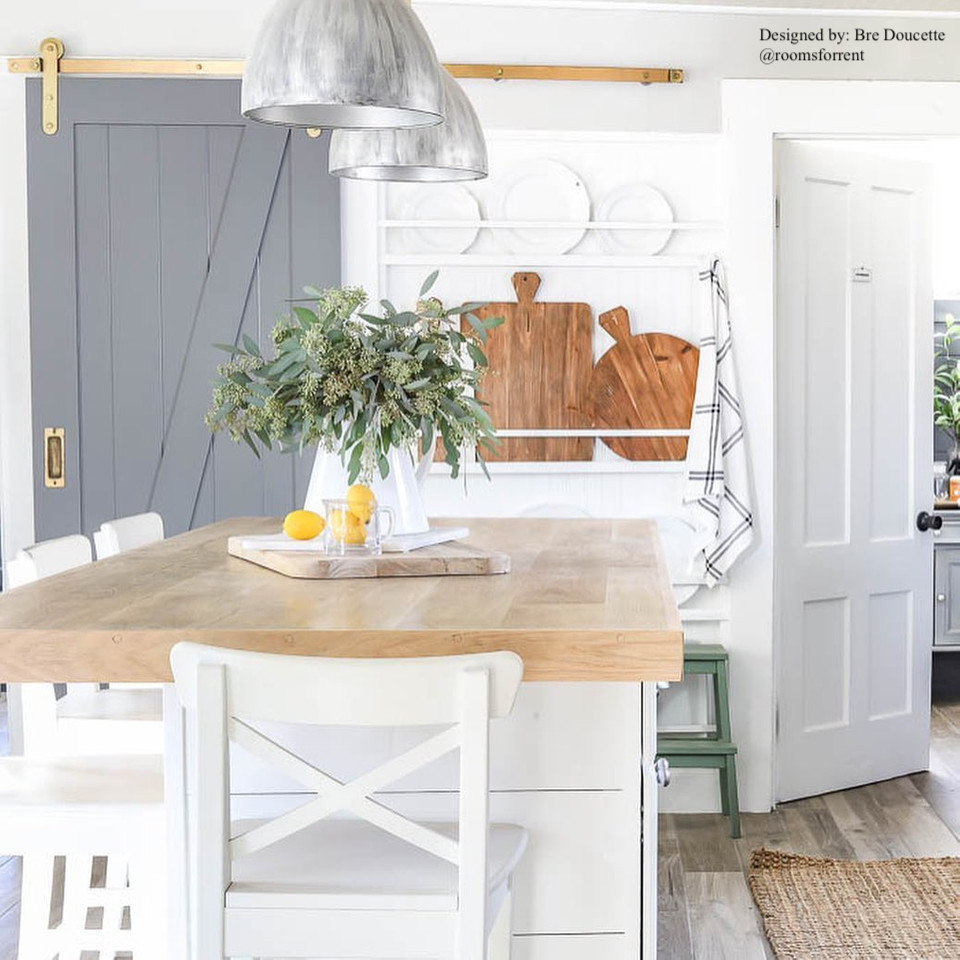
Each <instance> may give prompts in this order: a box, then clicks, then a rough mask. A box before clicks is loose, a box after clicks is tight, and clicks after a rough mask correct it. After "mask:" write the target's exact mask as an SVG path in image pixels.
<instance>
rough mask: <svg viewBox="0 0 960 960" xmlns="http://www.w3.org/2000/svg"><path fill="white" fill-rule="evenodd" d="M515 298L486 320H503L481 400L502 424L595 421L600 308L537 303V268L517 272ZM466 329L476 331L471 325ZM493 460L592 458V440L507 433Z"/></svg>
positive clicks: (492, 339)
mask: <svg viewBox="0 0 960 960" xmlns="http://www.w3.org/2000/svg"><path fill="white" fill-rule="evenodd" d="M512 279H513V289H514V290H516V292H517V302H516V303H490V304H487V305H486V306H485V307H483V308H482V309H480V310H477V311H476V314H477V316H479V317H481V318H482V317H503V318H504V324H503V326H502V327H497V328H496V329H495V330H493V331H492V332H491V334H490V336H489V338H488V339H487V345H486V354H487V358H488V359H489V361H490V372H489V373H488V374H487V376H486V378H485V379H484V381H483V383H482V384H481V388H480V392H479V397H480V399H481V400H483V401H484V402H485V403H487V404H488V407H487V412H488V413H489V414H490V417H491V419H492V420H493V423H494V425H495V426H496V427H497V428H499V429H513V430H519V429H524V428H526V429H543V430H545V429H560V428H566V429H571V428H575V429H583V428H585V427H589V426H590V414H589V410H588V401H587V385H588V383H589V381H590V373H591V370H592V365H593V311H592V310H591V309H590V305H589V304H586V303H536V302H534V297H535V296H536V294H537V290H538V289H539V288H540V277H539V275H538V274H536V273H515V274H514V275H513V278H512ZM464 329H465V330H468V329H471V328H470V327H469V326H468V325H467V324H466V322H464ZM484 458H485V459H487V460H591V459H593V438H591V437H504V438H502V439H501V441H500V446H499V447H497V449H496V451H495V452H494V451H489V450H484Z"/></svg>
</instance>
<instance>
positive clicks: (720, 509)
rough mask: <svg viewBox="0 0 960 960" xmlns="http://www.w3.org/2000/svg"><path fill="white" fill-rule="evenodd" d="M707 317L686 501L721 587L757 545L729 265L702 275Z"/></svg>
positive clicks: (704, 565) (708, 573)
mask: <svg viewBox="0 0 960 960" xmlns="http://www.w3.org/2000/svg"><path fill="white" fill-rule="evenodd" d="M700 283H701V284H702V285H703V298H702V299H703V301H705V303H704V307H703V313H704V316H705V318H706V322H705V329H704V333H703V337H702V338H701V340H700V366H699V369H698V370H697V389H696V394H695V395H694V401H693V419H692V421H691V423H690V442H689V444H688V447H687V463H686V475H685V477H684V487H683V501H684V507H685V513H686V516H687V518H688V519H689V520H690V521H691V522H692V523H693V525H694V526H695V527H696V528H697V533H698V545H699V547H700V548H701V551H702V552H701V553H700V554H698V556H697V558H696V560H695V563H696V562H699V565H700V567H701V572H702V573H703V575H704V576H705V578H706V581H707V583H708V584H709V585H710V586H713V585H714V584H715V583H716V582H717V581H718V580H720V579H721V577H723V576H724V574H726V572H727V571H728V570H729V569H730V567H731V566H732V565H733V563H734V561H735V560H736V559H737V557H739V556H740V554H741V553H743V551H744V550H746V548H747V547H748V546H749V545H750V542H751V541H752V540H753V513H752V510H751V505H750V466H749V463H748V461H747V452H746V448H745V446H744V441H743V419H742V416H741V413H740V398H739V395H738V391H737V377H736V371H735V370H734V366H733V342H732V340H731V336H730V315H729V312H728V306H727V293H726V289H725V287H724V276H723V264H721V262H720V261H719V260H713V262H712V263H711V265H710V268H709V269H708V270H704V271H702V272H701V274H700Z"/></svg>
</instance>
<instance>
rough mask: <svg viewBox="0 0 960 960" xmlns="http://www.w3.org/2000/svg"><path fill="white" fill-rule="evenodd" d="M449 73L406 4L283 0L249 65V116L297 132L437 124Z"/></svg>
mask: <svg viewBox="0 0 960 960" xmlns="http://www.w3.org/2000/svg"><path fill="white" fill-rule="evenodd" d="M442 76H446V71H445V70H444V69H443V68H442V67H441V66H440V63H439V61H438V60H437V55H436V53H435V52H434V49H433V45H432V44H431V43H430V38H429V37H428V36H427V32H426V30H424V28H423V25H422V24H421V23H420V21H419V20H418V19H417V16H416V14H415V13H414V12H413V11H412V10H411V9H410V6H409V5H408V4H407V3H406V2H405V0H277V3H275V4H274V6H273V8H272V9H271V10H270V12H269V13H268V14H267V17H266V19H265V20H264V22H263V24H262V25H261V27H260V32H259V33H258V35H257V38H256V40H255V41H254V45H253V51H252V53H251V54H250V56H249V57H248V58H247V62H246V67H245V69H244V74H243V84H242V91H241V95H240V101H241V102H240V110H241V112H242V113H243V115H244V116H245V117H249V118H250V119H251V120H262V121H264V122H266V123H279V124H286V125H287V126H297V127H328V128H331V127H332V128H340V127H346V128H354V129H370V128H380V129H384V128H393V127H418V126H424V125H429V124H436V123H438V122H439V121H440V120H442V119H443V81H442Z"/></svg>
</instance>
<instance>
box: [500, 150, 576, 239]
mask: <svg viewBox="0 0 960 960" xmlns="http://www.w3.org/2000/svg"><path fill="white" fill-rule="evenodd" d="M490 215H491V219H493V220H518V221H523V220H533V221H551V222H555V221H566V220H570V221H572V222H573V223H576V224H584V223H586V221H588V220H589V219H590V195H589V194H588V193H587V188H586V187H585V186H584V185H583V181H582V180H581V179H580V178H579V177H578V176H577V175H576V174H575V173H574V172H573V171H572V170H571V169H570V168H569V167H566V166H564V165H563V164H562V163H558V162H557V161H556V160H531V161H530V162H528V163H523V164H520V165H519V166H516V167H514V168H513V169H512V170H510V171H509V172H508V173H507V175H506V176H505V177H504V178H503V180H502V181H501V184H500V189H499V191H498V192H497V193H496V194H495V195H494V197H493V201H492V203H491V207H490ZM584 233H586V227H585V226H571V227H569V228H567V227H553V228H545V227H540V228H537V227H529V228H528V227H515V228H512V229H510V230H495V231H494V236H495V237H496V238H497V239H498V240H500V241H501V242H503V244H504V246H506V248H507V249H508V250H510V251H511V252H512V253H566V252H567V251H568V250H572V249H573V248H574V247H575V246H576V245H577V244H578V243H579V242H580V241H581V240H582V239H583V235H584Z"/></svg>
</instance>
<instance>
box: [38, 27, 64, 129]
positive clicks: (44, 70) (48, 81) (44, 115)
mask: <svg viewBox="0 0 960 960" xmlns="http://www.w3.org/2000/svg"><path fill="white" fill-rule="evenodd" d="M62 56H63V41H62V40H58V39H57V38H56V37H47V38H46V40H41V41H40V71H41V75H42V77H43V81H42V92H41V96H42V97H43V104H42V106H41V109H40V117H41V120H40V122H41V125H42V127H43V132H44V133H45V134H47V136H51V137H52V136H53V135H54V134H55V133H56V132H57V130H58V129H59V127H60V120H59V117H58V114H59V110H58V105H59V100H60V58H61V57H62Z"/></svg>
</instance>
